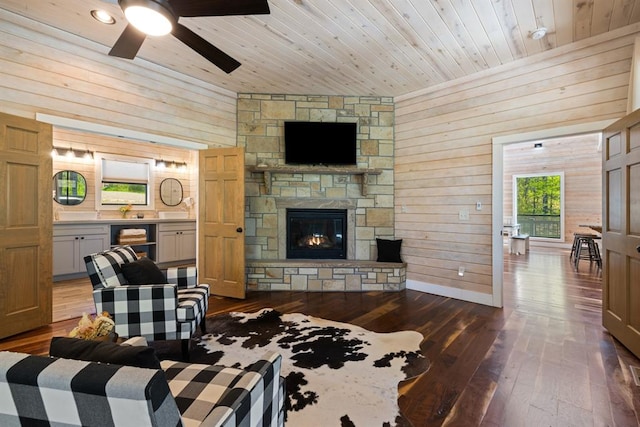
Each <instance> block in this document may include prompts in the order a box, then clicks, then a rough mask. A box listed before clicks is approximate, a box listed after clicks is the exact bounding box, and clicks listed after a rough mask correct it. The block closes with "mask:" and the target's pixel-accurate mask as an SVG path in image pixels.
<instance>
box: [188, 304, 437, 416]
mask: <svg viewBox="0 0 640 427" xmlns="http://www.w3.org/2000/svg"><path fill="white" fill-rule="evenodd" d="M207 330H208V331H209V332H210V333H209V334H207V335H204V336H202V337H201V338H199V339H198V341H199V342H198V343H197V346H196V348H194V349H192V353H191V360H192V362H199V363H209V364H221V365H226V366H233V367H239V368H244V367H246V366H248V365H250V364H251V363H253V362H254V361H256V360H257V359H258V358H259V357H260V356H261V355H262V354H264V352H265V351H267V350H271V351H276V352H278V353H280V354H281V355H282V357H283V361H282V376H283V377H285V378H286V388H287V397H286V406H287V420H286V425H288V426H292V427H301V426H323V427H327V426H356V427H358V426H366V427H374V426H385V427H386V426H389V427H391V426H407V425H409V423H408V422H406V420H405V419H404V418H403V417H402V415H401V413H400V411H399V407H398V403H397V402H398V384H399V383H400V382H401V381H402V380H405V379H409V378H412V377H414V376H416V375H419V374H421V373H423V372H425V371H426V370H427V369H428V367H429V363H428V361H427V359H426V358H425V357H424V355H423V354H422V352H421V350H420V343H421V342H422V340H423V336H422V334H420V333H419V332H416V331H401V332H393V333H376V332H371V331H368V330H366V329H363V328H360V327H358V326H355V325H351V324H347V323H338V322H333V321H329V320H325V319H321V318H317V317H311V316H307V315H304V314H300V313H294V314H280V313H279V312H277V311H275V310H272V309H264V310H261V311H258V312H256V313H235V312H234V313H229V314H223V315H218V316H215V317H212V318H208V319H207ZM202 350H204V351H202Z"/></svg>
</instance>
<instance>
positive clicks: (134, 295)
mask: <svg viewBox="0 0 640 427" xmlns="http://www.w3.org/2000/svg"><path fill="white" fill-rule="evenodd" d="M137 259H138V257H137V255H136V253H135V252H134V251H133V249H132V248H131V247H130V246H126V245H125V246H118V247H115V248H111V249H109V250H107V251H103V252H99V253H95V254H91V255H87V256H85V257H84V261H85V264H86V268H87V273H88V274H89V278H90V280H91V284H92V286H93V301H94V303H95V305H96V312H98V313H101V312H103V311H106V312H108V313H109V314H110V315H111V316H112V317H113V320H114V322H115V332H116V333H117V334H118V335H119V336H121V337H126V338H129V337H134V336H142V337H145V338H146V339H147V341H159V340H175V339H180V340H182V352H183V357H184V358H185V360H188V357H189V345H190V341H191V337H192V336H193V334H194V332H195V330H196V328H197V326H198V325H200V328H201V329H202V332H203V333H204V332H205V330H206V328H205V316H206V314H207V309H208V307H209V285H208V284H198V283H197V271H196V268H195V267H173V268H169V269H167V270H165V271H164V273H165V277H166V282H167V283H159V284H153V285H127V281H126V279H125V277H124V275H123V274H122V271H121V269H120V266H121V265H123V264H126V263H129V262H133V261H136V260H137Z"/></svg>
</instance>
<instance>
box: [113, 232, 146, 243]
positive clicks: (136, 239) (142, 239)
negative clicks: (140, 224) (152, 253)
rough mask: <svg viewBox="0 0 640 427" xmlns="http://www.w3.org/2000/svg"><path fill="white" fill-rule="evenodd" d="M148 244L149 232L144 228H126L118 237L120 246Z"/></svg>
mask: <svg viewBox="0 0 640 427" xmlns="http://www.w3.org/2000/svg"><path fill="white" fill-rule="evenodd" d="M139 243H147V230H145V229H144V228H124V229H122V230H120V234H119V235H118V244H120V245H132V244H139Z"/></svg>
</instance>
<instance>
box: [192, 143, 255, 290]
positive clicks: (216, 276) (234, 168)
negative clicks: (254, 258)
mask: <svg viewBox="0 0 640 427" xmlns="http://www.w3.org/2000/svg"><path fill="white" fill-rule="evenodd" d="M199 175H200V179H199V193H200V195H199V199H200V201H199V211H198V212H199V214H198V281H199V282H201V283H208V284H209V285H210V286H211V293H212V294H214V295H220V296H227V297H233V298H244V297H245V269H244V266H245V260H244V149H243V148H214V149H208V150H203V151H201V152H200V159H199Z"/></svg>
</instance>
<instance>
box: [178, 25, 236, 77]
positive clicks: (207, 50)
mask: <svg viewBox="0 0 640 427" xmlns="http://www.w3.org/2000/svg"><path fill="white" fill-rule="evenodd" d="M171 33H172V34H173V35H174V36H175V37H176V38H177V39H178V40H180V41H181V42H182V43H184V44H186V45H187V46H189V47H190V48H191V49H193V50H195V51H196V52H198V53H199V54H200V55H202V56H204V57H205V58H206V59H208V60H209V62H211V63H213V64H214V65H215V66H217V67H218V68H220V69H221V70H222V71H224V72H225V73H227V74H229V73H230V72H232V71H233V70H235V69H236V68H238V67H239V66H240V63H239V62H238V61H236V60H235V59H233V58H232V57H230V56H229V55H227V54H226V53H224V52H223V51H221V50H220V49H218V48H217V47H215V46H214V45H212V44H211V43H209V42H208V41H206V40H205V39H203V38H202V37H200V36H199V35H197V34H196V33H194V32H193V31H191V30H190V29H188V28H187V27H185V26H184V25H182V24H176V25H175V26H174V27H173V31H172V32H171Z"/></svg>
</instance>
